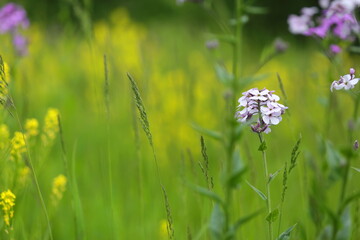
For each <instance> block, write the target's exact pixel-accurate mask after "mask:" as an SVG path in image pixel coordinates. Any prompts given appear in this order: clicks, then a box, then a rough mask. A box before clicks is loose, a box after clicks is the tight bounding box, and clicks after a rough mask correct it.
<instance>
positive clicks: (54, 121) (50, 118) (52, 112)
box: [42, 108, 59, 145]
mask: <svg viewBox="0 0 360 240" xmlns="http://www.w3.org/2000/svg"><path fill="white" fill-rule="evenodd" d="M58 115H59V110H57V109H56V108H49V109H48V111H47V113H46V116H45V125H44V128H43V135H42V140H43V143H44V145H50V143H51V142H52V141H53V140H54V139H55V138H56V133H57V132H58V131H59V124H58Z"/></svg>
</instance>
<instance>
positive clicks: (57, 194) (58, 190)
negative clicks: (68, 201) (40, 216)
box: [51, 174, 67, 206]
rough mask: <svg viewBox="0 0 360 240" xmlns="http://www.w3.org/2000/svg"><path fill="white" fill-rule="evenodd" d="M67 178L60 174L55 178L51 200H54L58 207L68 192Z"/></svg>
mask: <svg viewBox="0 0 360 240" xmlns="http://www.w3.org/2000/svg"><path fill="white" fill-rule="evenodd" d="M66 183H67V178H66V177H65V176H64V175H62V174H60V175H59V176H57V177H55V178H54V180H53V185H52V191H51V198H52V200H53V204H54V205H55V206H56V205H57V204H58V203H59V202H60V200H61V199H62V198H63V194H64V192H65V190H66Z"/></svg>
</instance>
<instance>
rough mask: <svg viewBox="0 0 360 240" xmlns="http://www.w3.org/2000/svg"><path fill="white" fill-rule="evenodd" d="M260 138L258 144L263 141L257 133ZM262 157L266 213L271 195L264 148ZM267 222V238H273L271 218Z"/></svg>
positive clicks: (269, 209)
mask: <svg viewBox="0 0 360 240" xmlns="http://www.w3.org/2000/svg"><path fill="white" fill-rule="evenodd" d="M258 135H259V139H260V146H262V145H263V144H264V142H265V140H264V138H263V136H262V134H261V133H259V134H258ZM261 153H262V159H263V162H264V170H265V185H266V206H267V209H268V214H270V213H271V195H270V185H269V172H268V167H267V160H266V151H265V149H263V150H261ZM268 224H269V239H270V240H272V239H273V232H272V222H271V219H270V220H269V221H268Z"/></svg>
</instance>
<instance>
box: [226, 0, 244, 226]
mask: <svg viewBox="0 0 360 240" xmlns="http://www.w3.org/2000/svg"><path fill="white" fill-rule="evenodd" d="M241 6H242V0H236V6H235V19H236V22H237V24H236V26H235V29H234V39H235V42H234V43H233V60H232V74H233V82H232V86H231V87H232V89H231V90H232V98H231V103H230V111H229V112H230V115H229V124H230V126H229V143H228V145H227V162H226V176H230V174H231V171H232V164H231V163H232V157H233V153H234V150H235V142H236V136H235V127H236V122H235V120H234V119H233V110H234V109H235V108H236V105H235V103H236V93H237V91H238V80H239V72H240V68H239V58H240V55H241V53H240V51H241V31H242V22H241V21H237V20H239V19H240V17H241ZM225 189H226V190H225V192H226V193H225V206H226V210H225V227H226V229H225V230H226V231H228V229H229V225H230V213H229V211H230V209H229V207H230V205H231V195H232V189H231V187H230V186H228V185H226V186H225Z"/></svg>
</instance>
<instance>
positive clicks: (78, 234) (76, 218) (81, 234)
mask: <svg viewBox="0 0 360 240" xmlns="http://www.w3.org/2000/svg"><path fill="white" fill-rule="evenodd" d="M58 125H59V136H60V144H61V152H62V159H63V162H64V168H65V174H66V176H67V179H68V184H69V189H70V195H71V205H72V208H73V211H74V222H75V231H76V239H84V230H83V229H82V228H81V227H82V226H81V224H79V222H80V219H79V216H78V215H77V214H78V212H79V211H76V205H75V191H74V188H73V182H72V176H71V173H70V168H69V161H68V158H67V152H66V148H65V141H64V134H63V128H62V124H61V118H60V115H58Z"/></svg>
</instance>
